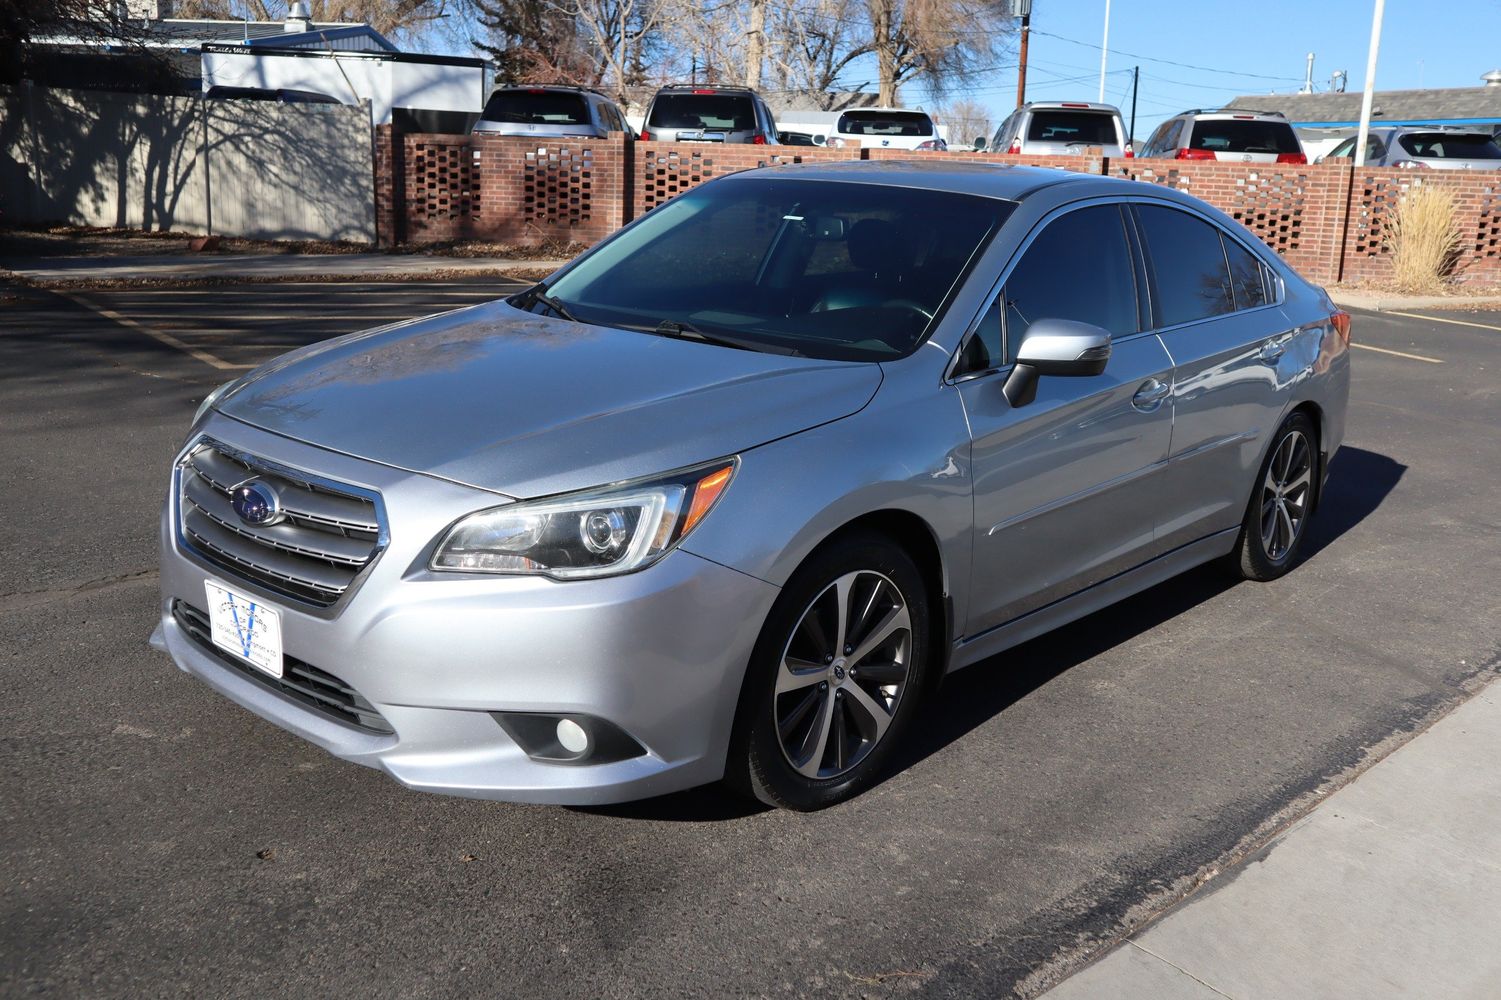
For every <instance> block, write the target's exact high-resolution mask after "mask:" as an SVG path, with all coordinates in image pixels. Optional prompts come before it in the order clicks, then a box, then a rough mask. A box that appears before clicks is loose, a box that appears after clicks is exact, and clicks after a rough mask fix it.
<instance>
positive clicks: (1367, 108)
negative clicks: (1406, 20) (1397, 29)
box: [1355, 0, 1386, 170]
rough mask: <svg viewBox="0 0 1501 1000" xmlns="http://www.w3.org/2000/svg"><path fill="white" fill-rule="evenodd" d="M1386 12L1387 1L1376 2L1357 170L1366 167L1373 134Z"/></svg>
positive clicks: (1357, 139)
mask: <svg viewBox="0 0 1501 1000" xmlns="http://www.w3.org/2000/svg"><path fill="white" fill-rule="evenodd" d="M1385 11H1386V0H1376V11H1375V13H1374V14H1372V15H1371V53H1370V55H1369V56H1368V57H1367V58H1366V64H1365V93H1363V94H1361V96H1360V131H1359V132H1357V133H1356V134H1355V169H1356V170H1359V169H1360V168H1361V167H1363V166H1365V144H1366V138H1367V137H1368V136H1369V135H1370V134H1371V99H1372V97H1373V96H1374V92H1375V90H1376V54H1377V53H1378V52H1379V51H1380V49H1381V15H1382V14H1383V13H1385Z"/></svg>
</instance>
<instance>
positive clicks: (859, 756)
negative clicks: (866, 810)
mask: <svg viewBox="0 0 1501 1000" xmlns="http://www.w3.org/2000/svg"><path fill="white" fill-rule="evenodd" d="M929 628H930V623H929V608H928V595H927V589H926V587H925V586H924V584H923V580H922V575H921V574H920V573H919V572H918V570H917V567H916V565H914V563H913V562H912V559H911V558H910V557H909V556H908V555H907V553H906V552H905V551H904V550H903V549H902V548H901V547H900V546H898V545H896V544H895V543H893V542H892V541H890V540H889V539H887V538H885V537H883V536H880V535H855V536H850V537H848V538H845V539H841V540H838V541H836V542H834V543H833V544H832V545H830V546H828V547H827V548H825V549H823V550H822V551H820V552H818V553H816V554H815V555H814V556H813V557H812V558H811V559H810V560H809V561H808V563H806V564H804V566H803V567H802V568H800V569H799V570H798V571H797V573H795V574H794V575H793V577H792V579H791V580H789V581H788V583H787V586H786V587H785V588H783V591H782V595H781V597H779V598H778V599H777V602H776V604H775V605H774V606H773V608H772V611H771V614H770V615H769V616H767V620H766V624H765V625H764V626H763V628H762V630H761V636H760V638H759V640H758V641H757V643H756V648H755V652H754V653H753V654H752V656H751V662H750V665H749V670H748V672H747V676H746V681H745V685H744V687H743V689H742V693H741V705H740V712H739V715H738V718H737V722H736V731H735V735H734V738H733V739H732V740H731V746H730V757H729V761H728V766H727V768H726V780H727V781H728V782H729V783H730V784H731V785H732V786H734V787H736V788H737V789H738V790H740V791H742V792H745V793H747V794H749V795H752V796H754V797H755V798H757V799H759V800H761V801H762V802H765V803H766V804H768V805H772V806H780V807H783V808H788V809H797V810H804V811H806V810H813V809H822V808H823V807H825V806H829V805H833V804H834V803H836V802H841V801H843V800H845V799H847V798H850V797H852V796H854V795H857V794H859V792H861V791H863V790H864V789H865V788H867V787H868V786H869V785H870V784H871V783H872V782H873V781H874V780H875V779H876V777H878V776H879V773H880V769H881V768H882V766H883V765H884V763H885V761H886V760H887V759H888V758H889V756H890V754H891V751H892V749H893V747H894V746H895V745H896V744H897V743H898V742H899V740H900V737H901V733H902V731H903V730H905V729H906V727H907V725H908V723H909V720H910V719H911V717H912V715H913V714H914V712H915V711H916V710H917V707H918V706H917V702H918V700H919V696H920V694H921V693H922V691H923V689H924V688H925V686H926V685H927V680H928V674H927V672H928V669H929V661H930V659H931V657H930V655H929V637H930V633H929Z"/></svg>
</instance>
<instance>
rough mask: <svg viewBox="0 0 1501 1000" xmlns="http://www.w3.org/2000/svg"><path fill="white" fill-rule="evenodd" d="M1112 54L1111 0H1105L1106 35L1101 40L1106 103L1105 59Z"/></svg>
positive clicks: (1102, 84)
mask: <svg viewBox="0 0 1501 1000" xmlns="http://www.w3.org/2000/svg"><path fill="white" fill-rule="evenodd" d="M1109 56H1110V0H1105V37H1104V39H1103V40H1102V41H1101V42H1100V103H1101V104H1104V103H1105V61H1106V59H1108V58H1109Z"/></svg>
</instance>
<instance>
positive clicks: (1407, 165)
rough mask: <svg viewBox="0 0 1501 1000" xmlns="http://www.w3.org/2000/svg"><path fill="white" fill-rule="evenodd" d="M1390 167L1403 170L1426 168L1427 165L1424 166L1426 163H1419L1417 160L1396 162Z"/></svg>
mask: <svg viewBox="0 0 1501 1000" xmlns="http://www.w3.org/2000/svg"><path fill="white" fill-rule="evenodd" d="M1392 166H1394V167H1403V168H1411V167H1427V166H1428V164H1426V163H1419V162H1418V161H1417V160H1398V161H1397V162H1396V163H1393V164H1392Z"/></svg>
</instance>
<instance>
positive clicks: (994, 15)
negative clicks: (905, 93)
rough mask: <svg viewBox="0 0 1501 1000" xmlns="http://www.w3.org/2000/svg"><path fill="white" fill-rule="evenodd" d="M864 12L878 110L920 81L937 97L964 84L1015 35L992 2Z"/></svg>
mask: <svg viewBox="0 0 1501 1000" xmlns="http://www.w3.org/2000/svg"><path fill="white" fill-rule="evenodd" d="M866 9H867V10H868V12H869V14H870V45H871V48H872V49H873V50H874V52H875V55H876V68H877V77H878V79H879V86H880V98H879V100H880V103H881V104H883V105H892V104H895V103H896V95H897V90H898V88H900V87H901V85H902V84H903V83H906V82H909V81H913V80H917V79H919V78H920V79H922V81H923V82H924V83H926V84H927V86H928V89H929V90H930V91H932V92H933V93H934V94H938V95H942V94H943V93H945V92H946V91H947V90H948V89H949V88H951V87H952V86H954V85H955V84H962V83H964V82H966V81H967V80H968V79H969V78H970V77H971V76H972V75H973V74H974V73H975V72H976V71H977V70H978V69H979V68H980V67H982V66H985V65H987V64H989V63H991V62H992V61H994V59H995V57H996V55H997V54H998V52H999V50H1000V46H1001V44H1002V42H1003V41H1004V39H1005V37H1006V35H1007V34H1009V33H1010V32H1011V31H1012V30H1014V28H1013V27H1012V21H1011V18H1010V17H1008V16H1006V14H1007V13H1008V10H1009V7H1008V6H1007V5H1005V4H1003V3H1000V2H997V0H866Z"/></svg>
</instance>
